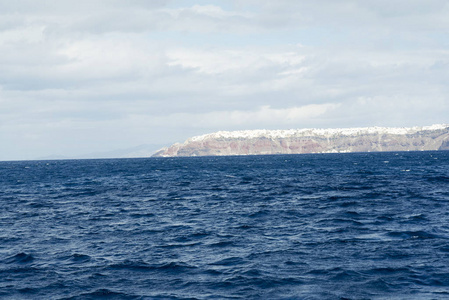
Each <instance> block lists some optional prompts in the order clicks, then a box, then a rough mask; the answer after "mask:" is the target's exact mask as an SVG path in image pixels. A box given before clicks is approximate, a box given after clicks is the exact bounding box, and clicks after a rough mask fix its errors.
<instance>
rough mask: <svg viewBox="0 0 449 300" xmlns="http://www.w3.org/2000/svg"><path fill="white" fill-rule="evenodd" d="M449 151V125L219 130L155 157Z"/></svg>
mask: <svg viewBox="0 0 449 300" xmlns="http://www.w3.org/2000/svg"><path fill="white" fill-rule="evenodd" d="M427 150H449V125H445V124H437V125H431V126H422V127H400V128H393V127H361V128H337V129H335V128H334V129H290V130H242V131H218V132H215V133H210V134H205V135H200V136H195V137H192V138H189V139H188V140H186V141H185V142H184V143H176V144H173V145H171V146H170V147H166V148H163V149H160V150H159V151H157V152H156V153H155V154H153V156H154V157H176V156H226V155H263V154H303V153H346V152H380V151H427Z"/></svg>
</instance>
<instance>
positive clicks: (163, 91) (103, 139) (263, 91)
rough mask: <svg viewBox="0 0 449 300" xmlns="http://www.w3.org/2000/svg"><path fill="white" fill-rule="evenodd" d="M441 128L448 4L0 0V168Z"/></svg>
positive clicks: (447, 115)
mask: <svg viewBox="0 0 449 300" xmlns="http://www.w3.org/2000/svg"><path fill="white" fill-rule="evenodd" d="M439 123H449V2H448V1H447V0H395V1H391V0H388V1H387V0H363V1H361V0H360V1H356V0H339V1H335V0H314V1H309V0H307V1H305V0H276V1H273V0H272V1H267V0H257V1H256V0H228V1H199V0H198V1H190V0H183V1H179V0H178V1H175V0H172V1H170V0H152V1H146V0H65V1H56V0H52V1H50V0H40V1H35V0H14V1H9V0H0V143H1V144H0V160H22V159H36V158H39V157H46V156H52V155H53V156H59V155H60V156H64V157H77V156H80V155H86V153H96V152H102V151H103V152H104V151H111V150H114V149H125V148H131V147H135V146H139V145H148V147H150V148H151V147H153V148H154V150H156V149H157V148H159V147H161V146H164V145H165V146H168V145H170V144H172V143H174V142H183V141H184V140H186V139H187V138H189V137H191V136H195V135H201V134H206V133H211V132H215V131H219V130H246V129H294V128H342V127H365V126H391V127H403V126H405V127H408V126H423V125H432V124H439Z"/></svg>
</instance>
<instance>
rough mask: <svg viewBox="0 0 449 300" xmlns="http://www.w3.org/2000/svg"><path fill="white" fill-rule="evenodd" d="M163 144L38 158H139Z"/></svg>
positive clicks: (151, 152)
mask: <svg viewBox="0 0 449 300" xmlns="http://www.w3.org/2000/svg"><path fill="white" fill-rule="evenodd" d="M161 146H162V145H140V146H136V147H132V148H126V149H116V150H111V151H104V152H92V153H87V154H82V155H74V156H62V155H49V156H44V157H38V158H36V159H37V160H59V159H91V158H98V159H101V158H137V157H151V156H152V155H153V154H154V153H155V152H156V151H157V150H158V149H160V147H161Z"/></svg>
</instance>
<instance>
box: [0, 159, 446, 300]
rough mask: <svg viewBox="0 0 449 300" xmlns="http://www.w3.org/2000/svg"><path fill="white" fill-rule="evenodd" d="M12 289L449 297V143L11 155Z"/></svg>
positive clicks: (0, 232) (3, 172)
mask: <svg viewBox="0 0 449 300" xmlns="http://www.w3.org/2000/svg"><path fill="white" fill-rule="evenodd" d="M0 299H449V151H433V152H397V153H395V152H389V153H385V152H382V153H345V154H303V155H261V156H234V157H184V158H140V159H104V160H52V161H50V160H49V161H9V162H0Z"/></svg>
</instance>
